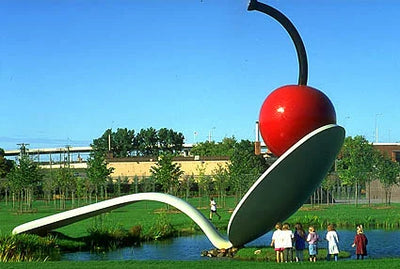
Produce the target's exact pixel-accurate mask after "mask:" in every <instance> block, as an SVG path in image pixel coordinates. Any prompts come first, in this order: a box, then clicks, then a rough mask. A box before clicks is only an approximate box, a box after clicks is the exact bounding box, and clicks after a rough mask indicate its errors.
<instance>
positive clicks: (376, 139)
mask: <svg viewBox="0 0 400 269" xmlns="http://www.w3.org/2000/svg"><path fill="white" fill-rule="evenodd" d="M378 116H382V113H378V114H375V143H378V140H379V133H378Z"/></svg>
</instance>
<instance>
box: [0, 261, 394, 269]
mask: <svg viewBox="0 0 400 269" xmlns="http://www.w3.org/2000/svg"><path fill="white" fill-rule="evenodd" d="M399 264H400V259H379V260H364V261H357V260H349V261H338V262H326V261H321V262H316V263H310V262H303V263H285V264H277V263H272V262H269V263H268V264H267V263H265V262H255V261H236V260H216V259H210V260H205V261H98V262H93V261H91V262H29V263H28V262H19V263H3V264H0V267H1V268H2V269H3V268H4V269H11V268H13V269H18V268H26V269H29V268H49V269H50V268H51V269H64V268H68V269H75V268H96V269H113V268H116V269H119V268H152V269H153V268H185V269H187V268H191V269H192V268H218V269H222V268H229V269H231V268H269V269H280V268H300V269H303V268H304V269H306V268H326V269H331V268H338V269H339V268H340V269H342V268H344V269H347V268H349V269H376V268H385V269H392V268H393V269H394V268H399Z"/></svg>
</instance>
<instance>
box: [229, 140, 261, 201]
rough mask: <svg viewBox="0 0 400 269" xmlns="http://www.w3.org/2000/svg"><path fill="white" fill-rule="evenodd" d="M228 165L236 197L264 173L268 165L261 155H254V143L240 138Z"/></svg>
mask: <svg viewBox="0 0 400 269" xmlns="http://www.w3.org/2000/svg"><path fill="white" fill-rule="evenodd" d="M230 161H231V162H230V164H229V165H228V171H229V176H230V179H231V183H232V184H233V186H232V187H233V189H234V190H235V192H236V198H239V197H241V196H242V194H243V193H242V192H243V191H245V190H248V189H249V187H250V186H251V185H252V184H253V183H254V182H255V181H256V180H257V179H258V177H259V176H260V175H261V174H262V173H264V171H265V170H266V169H267V168H268V165H267V163H266V161H265V159H264V157H262V156H261V155H255V153H254V145H253V143H252V142H250V141H249V140H242V141H240V142H239V143H237V144H236V145H235V148H234V151H233V154H232V156H231V158H230Z"/></svg>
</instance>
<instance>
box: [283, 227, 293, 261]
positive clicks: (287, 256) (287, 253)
mask: <svg viewBox="0 0 400 269" xmlns="http://www.w3.org/2000/svg"><path fill="white" fill-rule="evenodd" d="M281 233H282V247H283V248H284V253H283V260H284V261H285V262H292V261H293V232H292V230H290V226H289V223H285V224H283V226H282V232H281Z"/></svg>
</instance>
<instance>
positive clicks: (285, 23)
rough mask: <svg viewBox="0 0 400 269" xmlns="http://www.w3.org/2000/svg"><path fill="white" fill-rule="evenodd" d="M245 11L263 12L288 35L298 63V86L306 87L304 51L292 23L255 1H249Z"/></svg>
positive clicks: (306, 69) (306, 76)
mask: <svg viewBox="0 0 400 269" xmlns="http://www.w3.org/2000/svg"><path fill="white" fill-rule="evenodd" d="M247 10H257V11H260V12H263V13H265V14H267V15H269V16H271V17H272V18H274V19H275V20H277V21H278V22H279V23H280V24H281V25H282V26H283V27H284V28H285V29H286V31H287V32H288V33H289V35H290V37H291V38H292V40H293V43H294V45H295V47H296V51H297V58H298V61H299V82H298V84H299V85H307V79H308V63H307V54H306V49H305V47H304V44H303V40H302V39H301V37H300V34H299V32H298V31H297V30H296V28H295V27H294V25H293V23H292V22H291V21H290V20H289V19H288V18H287V17H286V16H285V15H283V14H282V13H281V12H280V11H278V10H276V9H275V8H273V7H270V6H268V5H266V4H263V3H260V2H258V1H257V0H250V3H249V6H248V8H247Z"/></svg>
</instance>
